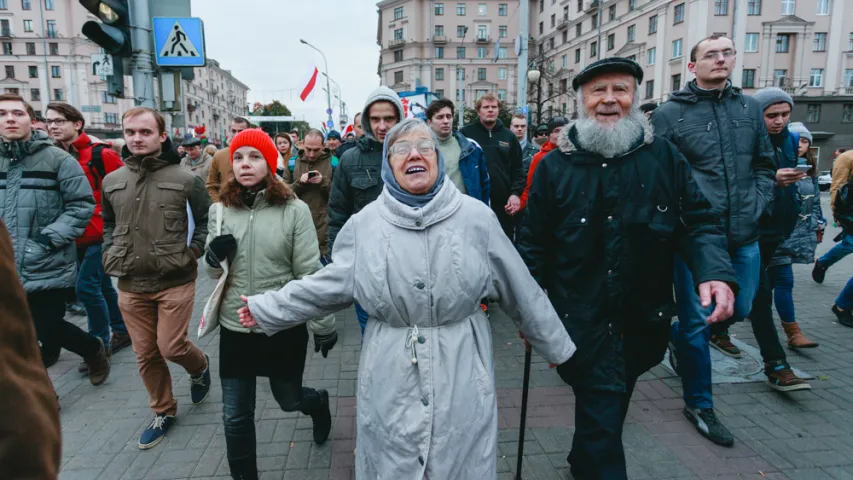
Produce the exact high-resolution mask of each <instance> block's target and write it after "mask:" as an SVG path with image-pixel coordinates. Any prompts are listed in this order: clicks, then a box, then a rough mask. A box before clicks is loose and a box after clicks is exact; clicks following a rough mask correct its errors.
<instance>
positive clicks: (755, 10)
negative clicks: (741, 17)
mask: <svg viewBox="0 0 853 480" xmlns="http://www.w3.org/2000/svg"><path fill="white" fill-rule="evenodd" d="M746 14H747V15H761V0H747V1H746Z"/></svg>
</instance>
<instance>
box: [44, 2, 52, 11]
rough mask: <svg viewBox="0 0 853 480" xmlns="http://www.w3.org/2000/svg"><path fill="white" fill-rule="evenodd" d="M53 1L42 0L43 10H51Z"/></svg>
mask: <svg viewBox="0 0 853 480" xmlns="http://www.w3.org/2000/svg"><path fill="white" fill-rule="evenodd" d="M53 8H54V7H53V0H44V9H45V10H53Z"/></svg>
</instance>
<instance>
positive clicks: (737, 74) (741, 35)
mask: <svg viewBox="0 0 853 480" xmlns="http://www.w3.org/2000/svg"><path fill="white" fill-rule="evenodd" d="M732 3H734V4H737V5H733V7H734V9H735V11H734V16H735V19H734V25H735V27H734V30H735V31H734V32H733V36H734V37H733V38H732V41H733V42H734V44H735V50H736V51H737V52H738V54H739V55H741V57H740V59H739V60H740V61H738V62H735V69H734V70H733V71H732V75H731V81H732V85H733V86H735V87H740V86H741V83H742V81H743V60H744V59H745V57H746V55H745V53H744V51H745V50H746V3H745V2H738V1H737V0H735V1H734V2H732Z"/></svg>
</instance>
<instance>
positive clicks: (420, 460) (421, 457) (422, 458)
mask: <svg viewBox="0 0 853 480" xmlns="http://www.w3.org/2000/svg"><path fill="white" fill-rule="evenodd" d="M418 461H419V462H421V465H423V464H424V456H423V455H421V456H419V457H418Z"/></svg>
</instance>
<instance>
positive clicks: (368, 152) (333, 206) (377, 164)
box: [328, 136, 385, 256]
mask: <svg viewBox="0 0 853 480" xmlns="http://www.w3.org/2000/svg"><path fill="white" fill-rule="evenodd" d="M381 173H382V144H381V143H379V142H378V141H376V140H373V139H372V138H369V137H367V136H364V137H361V138H359V139H358V140H357V141H356V146H355V147H354V148H350V149H349V150H347V151H346V153H344V156H343V157H341V159H340V161H339V163H338V168H337V170H335V176H334V179H333V181H332V192H331V194H330V195H329V250H328V251H329V255H331V256H334V253H333V250H334V246H335V237H337V236H338V232H340V231H341V228H343V226H344V224H345V223H347V220H349V218H350V217H351V216H353V215H355V214H356V213H358V212H360V211H361V209H362V208H364V207H366V206H367V204H369V203H370V202H372V201H374V200H376V198H377V197H379V194H380V193H382V187H383V186H384V185H385V183H384V182H383V181H382V176H381Z"/></svg>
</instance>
